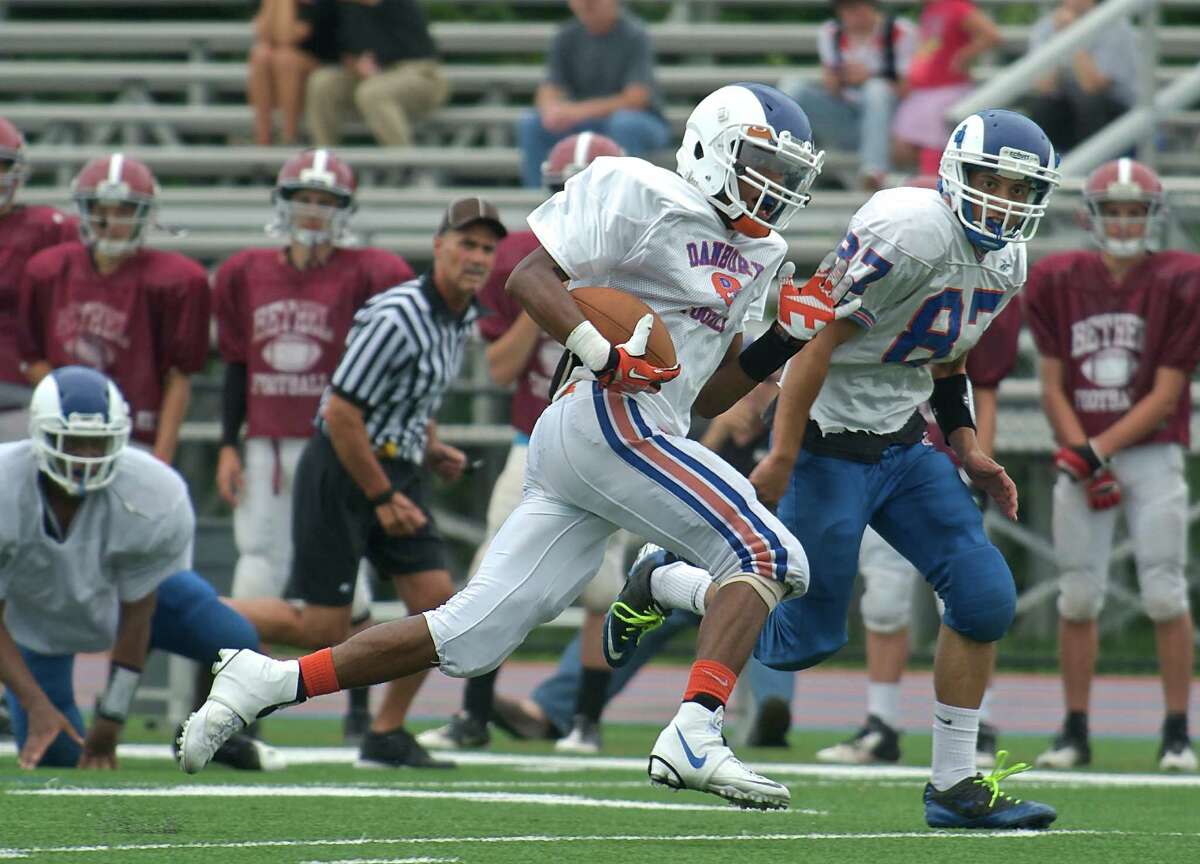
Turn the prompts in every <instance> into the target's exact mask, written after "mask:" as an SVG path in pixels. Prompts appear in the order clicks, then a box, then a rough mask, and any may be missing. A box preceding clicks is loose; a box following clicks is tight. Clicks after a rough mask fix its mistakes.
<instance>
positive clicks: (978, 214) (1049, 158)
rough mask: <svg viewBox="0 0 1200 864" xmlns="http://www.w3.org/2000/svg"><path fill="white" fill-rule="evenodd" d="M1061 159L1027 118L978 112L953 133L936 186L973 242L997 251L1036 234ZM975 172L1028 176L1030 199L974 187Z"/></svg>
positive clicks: (1055, 183) (1015, 177) (1013, 177)
mask: <svg viewBox="0 0 1200 864" xmlns="http://www.w3.org/2000/svg"><path fill="white" fill-rule="evenodd" d="M1059 159H1060V157H1059V154H1058V153H1057V152H1055V150H1054V145H1053V144H1051V143H1050V139H1049V138H1047V137H1046V133H1045V132H1043V131H1042V127H1040V126H1038V125H1037V124H1036V123H1034V122H1033V121H1032V120H1030V119H1029V118H1028V117H1026V116H1024V115H1023V114H1018V113H1016V112H1015V111H1005V110H1001V109H989V110H987V111H980V112H979V113H978V114H972V115H971V116H970V117H968V118H967V119H966V120H963V121H962V122H961V123H959V124H958V126H957V127H956V128H955V130H954V132H952V133H951V135H950V140H949V141H948V142H947V143H946V149H945V150H943V151H942V161H941V165H940V167H939V169H938V177H939V178H940V181H941V182H940V183H939V189H940V190H941V192H942V194H944V195H946V196H948V197H949V199H950V207H951V209H953V210H954V213H955V215H956V216H957V217H958V221H959V222H961V223H962V225H963V227H964V228H965V229H966V231H967V238H968V239H969V240H970V241H971V243H972V244H974V245H975V246H977V247H978V248H980V249H985V250H996V249H1001V248H1003V247H1004V246H1005V245H1006V244H1008V243H1025V242H1027V241H1029V240H1031V239H1033V235H1034V234H1036V233H1037V228H1038V224H1039V223H1040V222H1041V221H1042V217H1043V216H1045V215H1046V204H1047V202H1049V200H1050V194H1051V193H1052V192H1053V191H1054V189H1055V188H1056V187H1057V186H1058V184H1059V181H1060V179H1061V175H1060V174H1059V173H1058V163H1059ZM976 170H983V171H991V172H994V173H996V174H999V175H1000V176H1001V177H1004V178H1005V179H1008V180H1019V179H1022V178H1023V179H1026V180H1028V181H1029V183H1030V187H1031V189H1030V193H1029V196H1028V199H1027V200H1025V201H1014V200H1011V199H1009V198H1002V197H1000V196H998V195H990V194H988V193H987V192H983V191H980V190H978V189H975V188H973V187H972V186H971V184H970V174H971V172H972V171H976ZM995 214H999V216H1000V218H996V216H995ZM989 216H990V217H991V218H989Z"/></svg>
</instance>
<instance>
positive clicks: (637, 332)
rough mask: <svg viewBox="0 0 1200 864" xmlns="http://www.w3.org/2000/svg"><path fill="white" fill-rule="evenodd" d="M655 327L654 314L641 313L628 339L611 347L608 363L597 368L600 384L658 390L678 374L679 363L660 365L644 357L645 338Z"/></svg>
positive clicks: (623, 390)
mask: <svg viewBox="0 0 1200 864" xmlns="http://www.w3.org/2000/svg"><path fill="white" fill-rule="evenodd" d="M653 327H654V316H653V315H643V316H642V319H641V320H640V321H638V323H637V326H636V327H634V328H633V333H632V334H631V335H630V337H629V341H627V342H623V343H621V344H620V345H616V346H614V347H613V349H612V351H611V352H610V353H609V355H608V363H607V364H605V366H604V368H603V369H601V370H600V371H598V372H596V380H597V381H599V382H600V386H601V387H604V388H606V389H608V390H616V391H618V392H620V393H642V392H650V393H657V392H658V391H659V390H661V389H662V385H663V384H665V383H667V382H668V381H672V380H674V379H675V378H676V377H678V375H679V364H678V363H676V364H675V365H674V366H668V367H666V368H663V367H661V366H655V365H654V364H653V363H651V362H650V361H649V360H647V359H646V342H647V341H648V340H649V339H650V330H651V329H652V328H653Z"/></svg>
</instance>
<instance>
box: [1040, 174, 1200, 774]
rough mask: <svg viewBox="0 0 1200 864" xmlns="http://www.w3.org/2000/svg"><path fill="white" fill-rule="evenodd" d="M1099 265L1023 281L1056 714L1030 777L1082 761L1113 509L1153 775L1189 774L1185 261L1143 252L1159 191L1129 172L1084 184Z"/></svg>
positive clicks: (1193, 316) (1199, 293)
mask: <svg viewBox="0 0 1200 864" xmlns="http://www.w3.org/2000/svg"><path fill="white" fill-rule="evenodd" d="M1083 195H1084V201H1085V202H1086V204H1087V207H1088V211H1089V212H1088V216H1089V217H1090V221H1091V229H1092V234H1093V236H1094V237H1095V239H1096V242H1097V244H1098V245H1099V247H1100V248H1099V250H1098V251H1082V250H1081V251H1078V252H1064V253H1062V254H1059V255H1051V256H1049V257H1048V258H1044V259H1042V260H1041V261H1039V262H1038V264H1037V266H1036V267H1034V268H1033V269H1032V270H1031V271H1030V274H1029V298H1028V302H1027V304H1026V308H1027V310H1028V316H1029V324H1030V327H1031V328H1032V330H1033V335H1034V338H1035V339H1036V341H1037V346H1038V352H1039V353H1040V354H1041V378H1042V403H1043V405H1044V407H1045V409H1046V414H1047V416H1048V417H1049V418H1050V425H1051V426H1052V427H1053V429H1054V437H1055V439H1056V440H1057V441H1058V444H1059V450H1058V452H1056V453H1055V454H1054V464H1055V465H1056V466H1057V467H1058V469H1059V472H1060V474H1059V478H1058V483H1057V484H1056V485H1055V487H1054V520H1053V533H1054V552H1055V558H1056V559H1057V562H1058V571H1059V589H1060V593H1059V597H1058V614H1059V629H1058V638H1059V651H1060V653H1061V664H1062V678H1063V696H1064V698H1065V700H1066V703H1067V704H1066V707H1067V716H1066V720H1065V721H1064V723H1063V728H1062V731H1061V733H1060V734H1059V735H1058V737H1057V738H1056V739H1055V741H1054V744H1053V745H1052V746H1051V747H1050V749H1049V750H1047V751H1046V752H1044V753H1042V754H1041V755H1040V756H1038V759H1037V765H1038V767H1039V768H1073V767H1075V766H1077V765H1086V764H1088V762H1090V761H1091V747H1090V745H1089V743H1088V728H1087V726H1088V724H1087V712H1088V702H1089V697H1090V695H1091V685H1092V675H1093V674H1094V672H1095V666H1096V655H1097V653H1098V651H1099V641H1098V638H1099V631H1098V629H1097V625H1096V619H1097V618H1098V617H1099V616H1100V610H1101V609H1102V608H1103V607H1104V595H1105V592H1106V588H1107V582H1108V559H1109V555H1110V554H1111V552H1112V542H1113V528H1114V527H1115V526H1116V521H1117V508H1118V507H1119V508H1120V509H1121V510H1122V511H1124V513H1125V521H1126V523H1127V524H1128V526H1129V534H1130V538H1131V540H1132V541H1133V548H1134V559H1135V561H1136V562H1137V575H1138V585H1139V587H1140V588H1141V595H1142V607H1143V609H1144V610H1145V612H1146V615H1148V616H1149V618H1150V620H1151V621H1152V622H1153V623H1154V640H1155V644H1156V646H1157V648H1158V662H1159V671H1160V674H1161V675H1162V683H1163V696H1164V700H1165V702H1166V709H1167V716H1166V720H1165V722H1164V723H1163V730H1162V745H1161V747H1160V749H1159V754H1158V756H1159V767H1160V768H1162V769H1163V770H1183V771H1195V770H1196V754H1195V752H1194V751H1193V750H1192V748H1191V743H1190V741H1189V739H1188V728H1187V725H1188V724H1187V710H1188V693H1189V687H1190V685H1191V677H1192V652H1193V648H1192V615H1191V612H1190V610H1189V608H1188V585H1187V576H1186V574H1185V572H1184V569H1185V564H1186V561H1187V506H1188V489H1187V481H1186V479H1185V478H1184V471H1183V454H1184V451H1185V450H1186V449H1187V446H1188V421H1189V418H1190V417H1191V413H1192V412H1191V398H1190V394H1189V392H1188V381H1189V379H1190V378H1191V375H1192V370H1193V369H1194V368H1195V367H1196V363H1197V361H1200V256H1197V255H1194V254H1191V253H1188V252H1176V251H1157V250H1158V249H1159V246H1160V243H1161V241H1162V239H1163V238H1162V236H1161V235H1162V228H1163V216H1164V212H1165V202H1164V200H1163V188H1162V183H1161V182H1159V179H1158V177H1157V176H1156V175H1155V174H1154V172H1153V171H1151V170H1150V169H1149V168H1147V167H1146V166H1145V165H1141V164H1139V163H1138V162H1135V161H1133V160H1132V159H1118V160H1115V161H1113V162H1108V163H1106V164H1105V165H1101V166H1100V167H1099V168H1097V169H1096V170H1095V171H1094V172H1092V174H1091V176H1089V177H1088V179H1087V182H1086V183H1085V185H1084V191H1083Z"/></svg>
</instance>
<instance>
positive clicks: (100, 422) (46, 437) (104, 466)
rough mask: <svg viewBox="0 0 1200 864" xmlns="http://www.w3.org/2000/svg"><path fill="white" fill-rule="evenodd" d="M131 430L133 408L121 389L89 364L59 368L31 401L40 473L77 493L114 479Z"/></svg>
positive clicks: (31, 431) (31, 424)
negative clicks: (89, 366) (126, 400)
mask: <svg viewBox="0 0 1200 864" xmlns="http://www.w3.org/2000/svg"><path fill="white" fill-rule="evenodd" d="M130 426H131V424H130V421H129V406H128V405H126V404H125V398H124V397H123V396H122V395H121V391H120V390H118V389H117V385H116V384H114V383H113V382H112V381H110V380H109V379H108V378H107V377H106V376H104V375H102V374H101V373H99V372H97V371H96V370H95V369H90V368H88V367H87V366H63V367H61V368H58V369H55V370H54V371H53V372H51V373H50V374H49V375H47V376H46V377H45V378H43V379H42V380H41V381H40V382H38V385H37V387H35V388H34V390H33V397H32V399H31V400H30V403H29V437H30V439H31V441H32V443H33V452H34V457H35V458H36V459H37V464H38V470H40V471H41V472H42V473H44V474H45V475H46V476H47V477H49V478H50V479H51V480H53V481H54V482H55V483H57V484H58V485H59V486H61V487H62V488H63V489H65V490H66V491H67V492H68V493H70V494H71V495H76V496H82V495H86V494H87V493H88V492H95V491H96V490H98V489H103V488H104V487H105V486H107V485H108V484H109V483H111V482H112V481H113V477H114V476H115V472H116V467H117V466H116V463H117V457H118V456H120V455H121V451H122V450H124V449H125V445H126V444H127V443H128V442H129V430H130Z"/></svg>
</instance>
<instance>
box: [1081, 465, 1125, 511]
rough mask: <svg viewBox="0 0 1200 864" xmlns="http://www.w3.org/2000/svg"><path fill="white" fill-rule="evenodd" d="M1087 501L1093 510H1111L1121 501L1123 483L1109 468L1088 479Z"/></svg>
mask: <svg viewBox="0 0 1200 864" xmlns="http://www.w3.org/2000/svg"><path fill="white" fill-rule="evenodd" d="M1087 502H1088V506H1089V507H1091V508H1092V509H1093V510H1110V509H1112V508H1113V507H1116V506H1117V505H1118V504H1120V503H1121V484H1120V483H1118V482H1117V478H1116V477H1114V476H1113V473H1112V472H1111V471H1109V470H1108V469H1107V468H1106V469H1104V470H1102V471H1098V472H1096V475H1095V476H1094V477H1092V479H1090V480H1088V484H1087Z"/></svg>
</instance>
